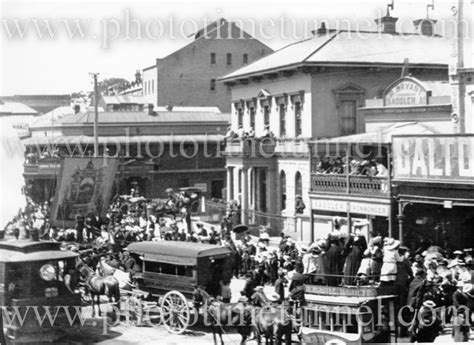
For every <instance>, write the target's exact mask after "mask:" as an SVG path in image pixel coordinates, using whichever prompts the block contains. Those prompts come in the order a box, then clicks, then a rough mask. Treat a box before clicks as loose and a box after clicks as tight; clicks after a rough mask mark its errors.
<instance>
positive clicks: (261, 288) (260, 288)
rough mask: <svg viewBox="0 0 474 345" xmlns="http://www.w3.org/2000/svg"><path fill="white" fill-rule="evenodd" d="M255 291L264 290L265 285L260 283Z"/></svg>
mask: <svg viewBox="0 0 474 345" xmlns="http://www.w3.org/2000/svg"><path fill="white" fill-rule="evenodd" d="M253 290H254V291H263V286H261V285H259V286H257V287H256V288H255V289H253Z"/></svg>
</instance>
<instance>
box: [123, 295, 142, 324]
mask: <svg viewBox="0 0 474 345" xmlns="http://www.w3.org/2000/svg"><path fill="white" fill-rule="evenodd" d="M125 304H126V308H127V309H126V310H127V316H128V321H129V322H131V323H133V324H135V325H140V324H141V323H142V319H143V308H142V303H141V301H140V299H139V298H138V297H136V296H130V298H127V300H126V301H125Z"/></svg>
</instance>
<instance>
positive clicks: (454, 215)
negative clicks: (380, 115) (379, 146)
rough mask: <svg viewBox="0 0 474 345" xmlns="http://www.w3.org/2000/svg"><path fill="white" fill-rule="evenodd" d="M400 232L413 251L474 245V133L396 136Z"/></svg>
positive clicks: (396, 178)
mask: <svg viewBox="0 0 474 345" xmlns="http://www.w3.org/2000/svg"><path fill="white" fill-rule="evenodd" d="M393 173H394V178H393V183H394V185H395V190H394V193H395V196H396V197H397V200H398V220H399V233H400V234H401V236H402V238H403V242H404V243H405V244H406V245H407V246H409V247H411V249H412V250H416V249H418V248H421V249H424V248H425V247H426V246H428V245H430V244H433V245H439V246H441V247H443V248H451V249H460V248H463V247H468V246H472V243H474V135H417V136H413V135H411V136H397V137H393Z"/></svg>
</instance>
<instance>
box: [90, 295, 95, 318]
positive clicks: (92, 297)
mask: <svg viewBox="0 0 474 345" xmlns="http://www.w3.org/2000/svg"><path fill="white" fill-rule="evenodd" d="M90 296H91V306H92V317H95V306H94V294H93V293H92V291H91V292H90Z"/></svg>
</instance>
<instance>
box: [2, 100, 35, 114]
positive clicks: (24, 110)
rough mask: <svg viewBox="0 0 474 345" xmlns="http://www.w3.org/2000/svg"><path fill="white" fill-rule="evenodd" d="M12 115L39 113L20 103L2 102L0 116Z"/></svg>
mask: <svg viewBox="0 0 474 345" xmlns="http://www.w3.org/2000/svg"><path fill="white" fill-rule="evenodd" d="M11 115H38V112H37V111H36V110H34V109H32V108H30V107H29V106H27V105H26V104H23V103H20V102H8V101H6V102H5V101H1V100H0V116H11Z"/></svg>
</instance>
